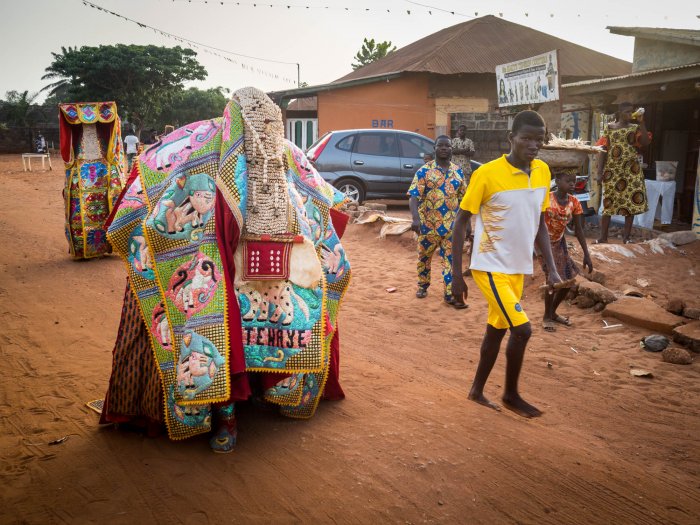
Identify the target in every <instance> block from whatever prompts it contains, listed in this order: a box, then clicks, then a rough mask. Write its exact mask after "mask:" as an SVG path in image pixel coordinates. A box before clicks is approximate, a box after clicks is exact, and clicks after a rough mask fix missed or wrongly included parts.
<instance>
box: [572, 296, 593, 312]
mask: <svg viewBox="0 0 700 525" xmlns="http://www.w3.org/2000/svg"><path fill="white" fill-rule="evenodd" d="M575 304H576V306H578V307H579V308H581V309H585V308H592V307H593V306H595V304H596V302H595V301H594V300H593V299H591V298H590V297H588V296H586V295H579V296H578V297H577V298H576V302H575Z"/></svg>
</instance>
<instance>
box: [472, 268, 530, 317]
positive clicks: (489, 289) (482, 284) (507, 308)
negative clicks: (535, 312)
mask: <svg viewBox="0 0 700 525" xmlns="http://www.w3.org/2000/svg"><path fill="white" fill-rule="evenodd" d="M472 278H473V279H474V282H475V283H476V285H477V286H478V287H479V290H481V293H482V294H484V297H486V300H487V301H488V303H489V318H488V324H490V325H491V326H493V327H494V328H501V329H503V328H513V327H514V326H520V325H521V324H525V323H527V322H528V321H529V319H528V318H527V315H526V314H525V312H524V311H523V307H522V306H520V298H521V297H522V295H523V281H524V276H523V274H521V273H519V274H513V275H511V274H507V273H496V272H482V271H481V270H472Z"/></svg>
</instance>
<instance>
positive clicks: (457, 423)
mask: <svg viewBox="0 0 700 525" xmlns="http://www.w3.org/2000/svg"><path fill="white" fill-rule="evenodd" d="M54 164H55V166H54V171H52V172H48V171H46V172H42V171H34V172H32V173H24V172H22V171H21V170H22V168H21V162H20V160H19V156H18V155H17V156H2V157H0V177H1V179H2V192H0V209H2V214H0V242H2V246H5V248H4V249H3V251H2V256H1V258H0V270H1V271H0V297H1V298H2V299H3V302H2V304H3V307H2V318H3V323H2V326H3V328H2V330H1V331H0V359H1V361H2V364H3V367H2V370H3V371H4V372H3V376H4V377H3V380H2V386H0V414H1V416H0V472H2V491H0V523H18V524H20V523H21V524H25V523H27V524H49V523H50V524H54V523H56V524H62V523H70V524H73V523H81V524H83V523H99V524H101V525H104V524H111V523H128V524H140V523H167V524H169V525H173V524H180V523H182V524H198V525H201V524H207V523H211V524H213V523H376V522H380V523H469V524H489V525H490V524H497V523H522V524H538V525H542V524H574V523H576V524H613V523H614V524H625V523H629V524H656V523H658V524H669V523H678V524H691V523H698V516H700V490H699V489H700V477H699V475H700V459H699V457H700V456H699V454H698V452H700V449H699V447H698V438H699V436H700V419H699V417H698V416H700V395H699V394H700V368H698V366H699V364H698V362H695V363H693V364H691V365H688V366H681V365H672V364H667V363H664V362H662V361H661V359H660V356H659V354H651V353H647V352H644V351H642V350H640V348H639V344H638V342H639V340H640V338H641V337H643V336H644V335H647V334H648V333H649V332H647V331H645V330H643V329H640V328H635V327H627V326H625V327H623V328H619V329H613V330H604V329H602V326H603V323H602V319H603V317H604V316H601V314H599V313H594V312H593V311H591V310H579V309H577V308H575V307H573V306H569V305H563V306H562V313H565V314H568V315H571V316H572V320H573V322H574V326H573V327H571V328H564V327H561V328H560V329H559V331H558V332H557V333H555V334H549V333H544V332H543V330H542V329H541V328H540V324H539V320H540V317H541V315H542V310H543V308H542V304H541V299H540V296H539V293H538V292H537V287H538V286H539V284H540V283H541V281H542V276H541V273H536V275H535V277H534V278H533V279H529V278H527V279H528V281H527V287H526V292H525V297H524V298H523V304H524V306H525V309H526V311H527V312H529V314H530V317H531V319H532V320H533V326H534V327H535V330H534V335H533V337H532V339H531V343H530V346H529V348H528V351H527V355H526V360H525V365H524V369H523V375H522V378H521V386H522V392H523V395H524V397H525V398H526V399H528V400H529V401H531V402H533V403H534V404H536V405H537V406H539V407H540V408H542V409H543V410H544V412H545V413H544V415H543V416H542V417H541V418H538V419H535V420H525V419H522V418H520V417H518V416H516V415H514V414H512V413H510V412H506V411H504V412H500V413H497V412H494V411H491V410H489V409H486V408H484V407H482V406H479V405H477V404H474V403H472V402H469V401H468V400H467V398H466V393H467V389H468V386H469V384H470V382H471V379H472V377H473V374H474V370H475V366H476V363H477V360H478V352H479V344H480V340H481V336H482V333H483V331H484V324H485V314H486V305H485V302H484V300H483V299H482V298H481V297H480V296H479V292H478V291H477V290H476V287H475V286H472V295H471V297H470V299H469V303H470V308H469V309H468V310H462V311H458V310H454V309H451V308H449V307H447V306H445V305H444V304H443V303H442V302H441V296H442V290H441V289H440V286H433V288H431V293H430V295H429V296H428V298H426V299H425V300H423V301H419V300H417V299H415V297H414V290H415V288H414V281H415V255H414V251H413V247H412V243H413V241H412V240H411V238H410V236H404V237H402V238H400V239H387V240H380V239H378V237H377V228H376V227H374V226H359V225H352V226H350V227H349V228H348V231H347V233H346V237H345V239H344V245H345V247H346V250H347V252H348V255H349V257H350V261H351V263H352V265H353V272H354V278H353V283H352V285H351V287H350V290H349V292H348V294H347V300H346V302H345V304H344V306H343V310H342V312H341V325H340V326H341V334H342V339H341V341H342V350H341V382H342V385H343V387H344V389H345V392H346V394H347V399H345V400H344V401H340V402H325V403H322V404H321V405H320V407H319V410H318V412H317V414H316V416H315V417H314V418H313V419H311V420H308V421H296V420H286V419H283V418H281V417H279V416H277V415H276V414H275V413H272V412H260V411H259V410H256V409H254V408H252V407H248V406H245V405H244V406H242V407H241V409H240V412H239V436H238V447H237V449H236V451H235V452H234V453H233V454H230V455H227V456H222V455H217V454H212V453H211V452H210V450H209V448H208V446H207V439H206V437H201V438H196V439H191V440H188V441H184V442H170V441H169V440H168V439H167V438H166V437H165V436H161V437H158V438H148V437H145V436H143V435H141V434H139V433H136V432H126V431H122V430H117V429H115V428H114V427H102V428H100V427H98V425H97V415H96V414H95V413H93V412H91V411H90V410H89V409H87V408H86V407H85V402H87V401H89V400H92V399H95V398H100V397H102V396H103V395H104V392H105V390H106V388H107V382H108V379H109V375H110V366H111V351H112V345H113V342H114V339H115V335H116V330H117V327H118V321H119V315H120V308H121V300H122V297H123V290H124V279H125V271H124V268H123V266H122V263H121V261H120V260H119V259H118V258H117V257H116V256H110V257H106V258H104V259H101V260H91V261H86V262H76V261H73V260H71V259H70V257H69V255H68V253H67V243H66V241H65V239H64V236H63V201H62V198H61V189H62V185H63V176H62V170H61V169H57V167H56V164H58V162H55V163H54ZM685 248H686V249H685V250H684V251H673V252H670V251H669V252H667V253H666V254H663V255H661V254H647V255H643V256H642V255H640V256H637V257H635V258H629V259H627V258H624V257H619V256H618V257H617V259H616V258H615V257H612V258H611V260H610V261H608V262H602V261H601V260H600V259H598V258H596V259H594V264H596V266H597V267H599V268H600V269H601V270H602V271H603V272H605V273H606V274H607V276H608V283H607V284H608V285H609V286H610V287H611V288H613V289H616V290H621V289H623V288H624V287H625V285H635V282H636V279H637V278H640V277H641V278H644V279H646V280H647V281H648V282H649V286H648V287H646V288H645V289H644V291H645V293H646V294H648V295H650V296H651V297H652V298H654V300H655V301H657V302H658V303H659V304H661V305H663V304H665V302H666V300H667V299H668V298H669V297H674V296H675V297H681V298H685V299H686V300H688V301H690V302H693V301H695V302H697V301H698V297H700V284H699V280H698V277H697V275H698V273H700V242H696V243H694V244H693V245H689V246H687V247H685ZM599 249H601V250H602V248H600V247H593V248H592V251H594V252H596V251H597V250H599ZM601 253H602V252H601ZM435 265H436V266H437V261H436V263H435ZM438 277H439V276H438V274H437V273H436V274H435V275H434V280H437V278H438ZM389 286H394V287H396V288H397V289H398V290H397V291H396V293H386V292H385V288H386V287H389ZM696 306H697V305H696ZM572 348H573V349H574V350H576V352H574V350H572ZM548 363H551V367H550V366H548ZM631 366H635V367H641V368H645V369H648V370H650V371H652V372H653V374H654V377H653V378H652V379H644V378H637V377H632V376H631V375H630V374H629V369H630V367H631ZM503 373H504V359H503V356H501V358H500V359H499V361H498V363H497V364H496V368H495V369H494V373H493V374H492V377H491V380H490V382H489V384H488V385H487V395H489V396H490V397H492V398H494V399H497V398H498V397H499V396H500V391H501V388H502V384H503V383H502V381H503ZM63 436H68V439H67V440H66V441H65V442H63V443H61V444H57V445H54V446H50V445H48V442H50V441H52V440H56V439H58V438H61V437H63Z"/></svg>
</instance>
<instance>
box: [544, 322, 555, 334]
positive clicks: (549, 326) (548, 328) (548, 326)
mask: <svg viewBox="0 0 700 525" xmlns="http://www.w3.org/2000/svg"><path fill="white" fill-rule="evenodd" d="M542 328H544V331H545V332H556V331H557V325H556V324H555V323H554V321H542Z"/></svg>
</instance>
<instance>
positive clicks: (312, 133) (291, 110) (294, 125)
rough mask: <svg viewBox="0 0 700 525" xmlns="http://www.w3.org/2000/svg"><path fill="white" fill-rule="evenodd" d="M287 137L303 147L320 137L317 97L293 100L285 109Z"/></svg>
mask: <svg viewBox="0 0 700 525" xmlns="http://www.w3.org/2000/svg"><path fill="white" fill-rule="evenodd" d="M285 137H287V138H288V139H289V140H291V141H292V142H294V143H295V144H296V145H297V146H299V147H300V148H302V149H307V148H308V147H309V146H311V144H313V143H314V141H315V140H316V139H317V138H318V105H317V100H316V97H306V98H297V99H294V100H292V101H291V102H290V103H289V105H288V106H287V108H286V111H285Z"/></svg>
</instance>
